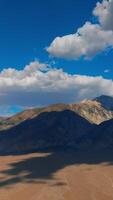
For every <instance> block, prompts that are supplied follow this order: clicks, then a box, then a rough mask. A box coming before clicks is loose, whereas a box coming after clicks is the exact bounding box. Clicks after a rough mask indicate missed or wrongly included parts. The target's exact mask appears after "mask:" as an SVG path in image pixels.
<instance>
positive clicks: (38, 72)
mask: <svg viewBox="0 0 113 200" xmlns="http://www.w3.org/2000/svg"><path fill="white" fill-rule="evenodd" d="M112 88H113V81H112V80H107V79H104V78H102V77H101V76H98V77H90V76H82V75H71V74H68V73H66V72H64V71H63V70H62V69H56V68H51V67H50V66H48V65H47V64H42V63H39V62H31V63H30V64H29V65H27V66H25V68H24V69H23V70H16V69H13V68H9V69H4V70H3V71H2V72H1V73H0V106H3V105H7V106H11V105H19V106H43V105H48V104H51V103H59V102H62V103H71V102H77V101H80V100H83V99H84V98H92V97H95V96H99V95H102V94H106V95H113V90H112Z"/></svg>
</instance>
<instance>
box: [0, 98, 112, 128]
mask: <svg viewBox="0 0 113 200" xmlns="http://www.w3.org/2000/svg"><path fill="white" fill-rule="evenodd" d="M67 109H68V110H70V111H73V112H75V113H77V114H78V115H80V116H82V117H84V118H85V119H87V120H88V121H89V122H91V123H94V124H100V123H101V122H103V121H106V120H109V119H112V118H113V111H109V110H107V109H105V108H104V107H103V105H102V104H101V103H100V102H99V101H96V100H86V101H83V102H80V103H79V104H55V105H50V106H48V107H44V108H34V109H28V110H25V111H23V112H20V113H18V114H16V115H14V116H12V117H9V118H1V119H0V130H4V129H8V128H11V127H14V126H15V125H17V124H20V123H21V122H23V121H25V120H27V119H32V118H34V117H36V116H38V115H39V114H40V113H43V112H52V111H63V110H67Z"/></svg>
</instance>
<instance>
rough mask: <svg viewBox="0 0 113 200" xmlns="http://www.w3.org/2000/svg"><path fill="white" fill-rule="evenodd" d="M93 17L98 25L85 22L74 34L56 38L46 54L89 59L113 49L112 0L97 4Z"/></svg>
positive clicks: (104, 0)
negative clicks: (97, 21)
mask: <svg viewBox="0 0 113 200" xmlns="http://www.w3.org/2000/svg"><path fill="white" fill-rule="evenodd" d="M93 15H94V16H96V17H97V18H98V20H99V23H98V24H92V23H91V22H86V23H85V24H84V26H83V27H81V28H79V29H78V30H77V32H76V33H74V34H70V35H66V36H63V37H56V38H55V39H54V40H53V42H52V43H51V44H50V46H49V47H47V48H46V50H47V52H48V53H49V54H50V55H52V56H54V57H59V58H66V59H79V58H81V57H84V58H85V59H89V58H91V57H93V56H95V55H96V54H98V53H100V52H102V51H106V50H108V49H112V48H113V20H112V19H113V0H109V1H107V0H103V2H102V3H97V5H96V7H95V8H94V10H93Z"/></svg>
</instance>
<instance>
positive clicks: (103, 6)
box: [93, 0, 113, 30]
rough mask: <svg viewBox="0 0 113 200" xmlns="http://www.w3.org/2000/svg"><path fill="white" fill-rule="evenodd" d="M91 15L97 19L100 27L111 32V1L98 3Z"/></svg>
mask: <svg viewBox="0 0 113 200" xmlns="http://www.w3.org/2000/svg"><path fill="white" fill-rule="evenodd" d="M93 14H94V15H95V16H96V17H98V19H99V22H100V24H101V26H102V27H103V28H104V29H107V30H113V0H103V1H102V3H100V2H98V3H97V5H96V7H95V9H94V11H93Z"/></svg>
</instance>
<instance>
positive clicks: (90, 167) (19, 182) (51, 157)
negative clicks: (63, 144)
mask: <svg viewBox="0 0 113 200" xmlns="http://www.w3.org/2000/svg"><path fill="white" fill-rule="evenodd" d="M105 157H106V159H103V158H104V154H103V155H102V157H101V155H99V158H98V159H97V154H93V155H90V156H89V155H86V154H82V155H81V154H80V155H79V154H77V153H72V152H68V153H67V152H62V153H34V154H28V155H19V156H4V157H0V200H113V162H112V159H111V158H112V155H111V157H110V158H109V159H108V157H109V156H105Z"/></svg>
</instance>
